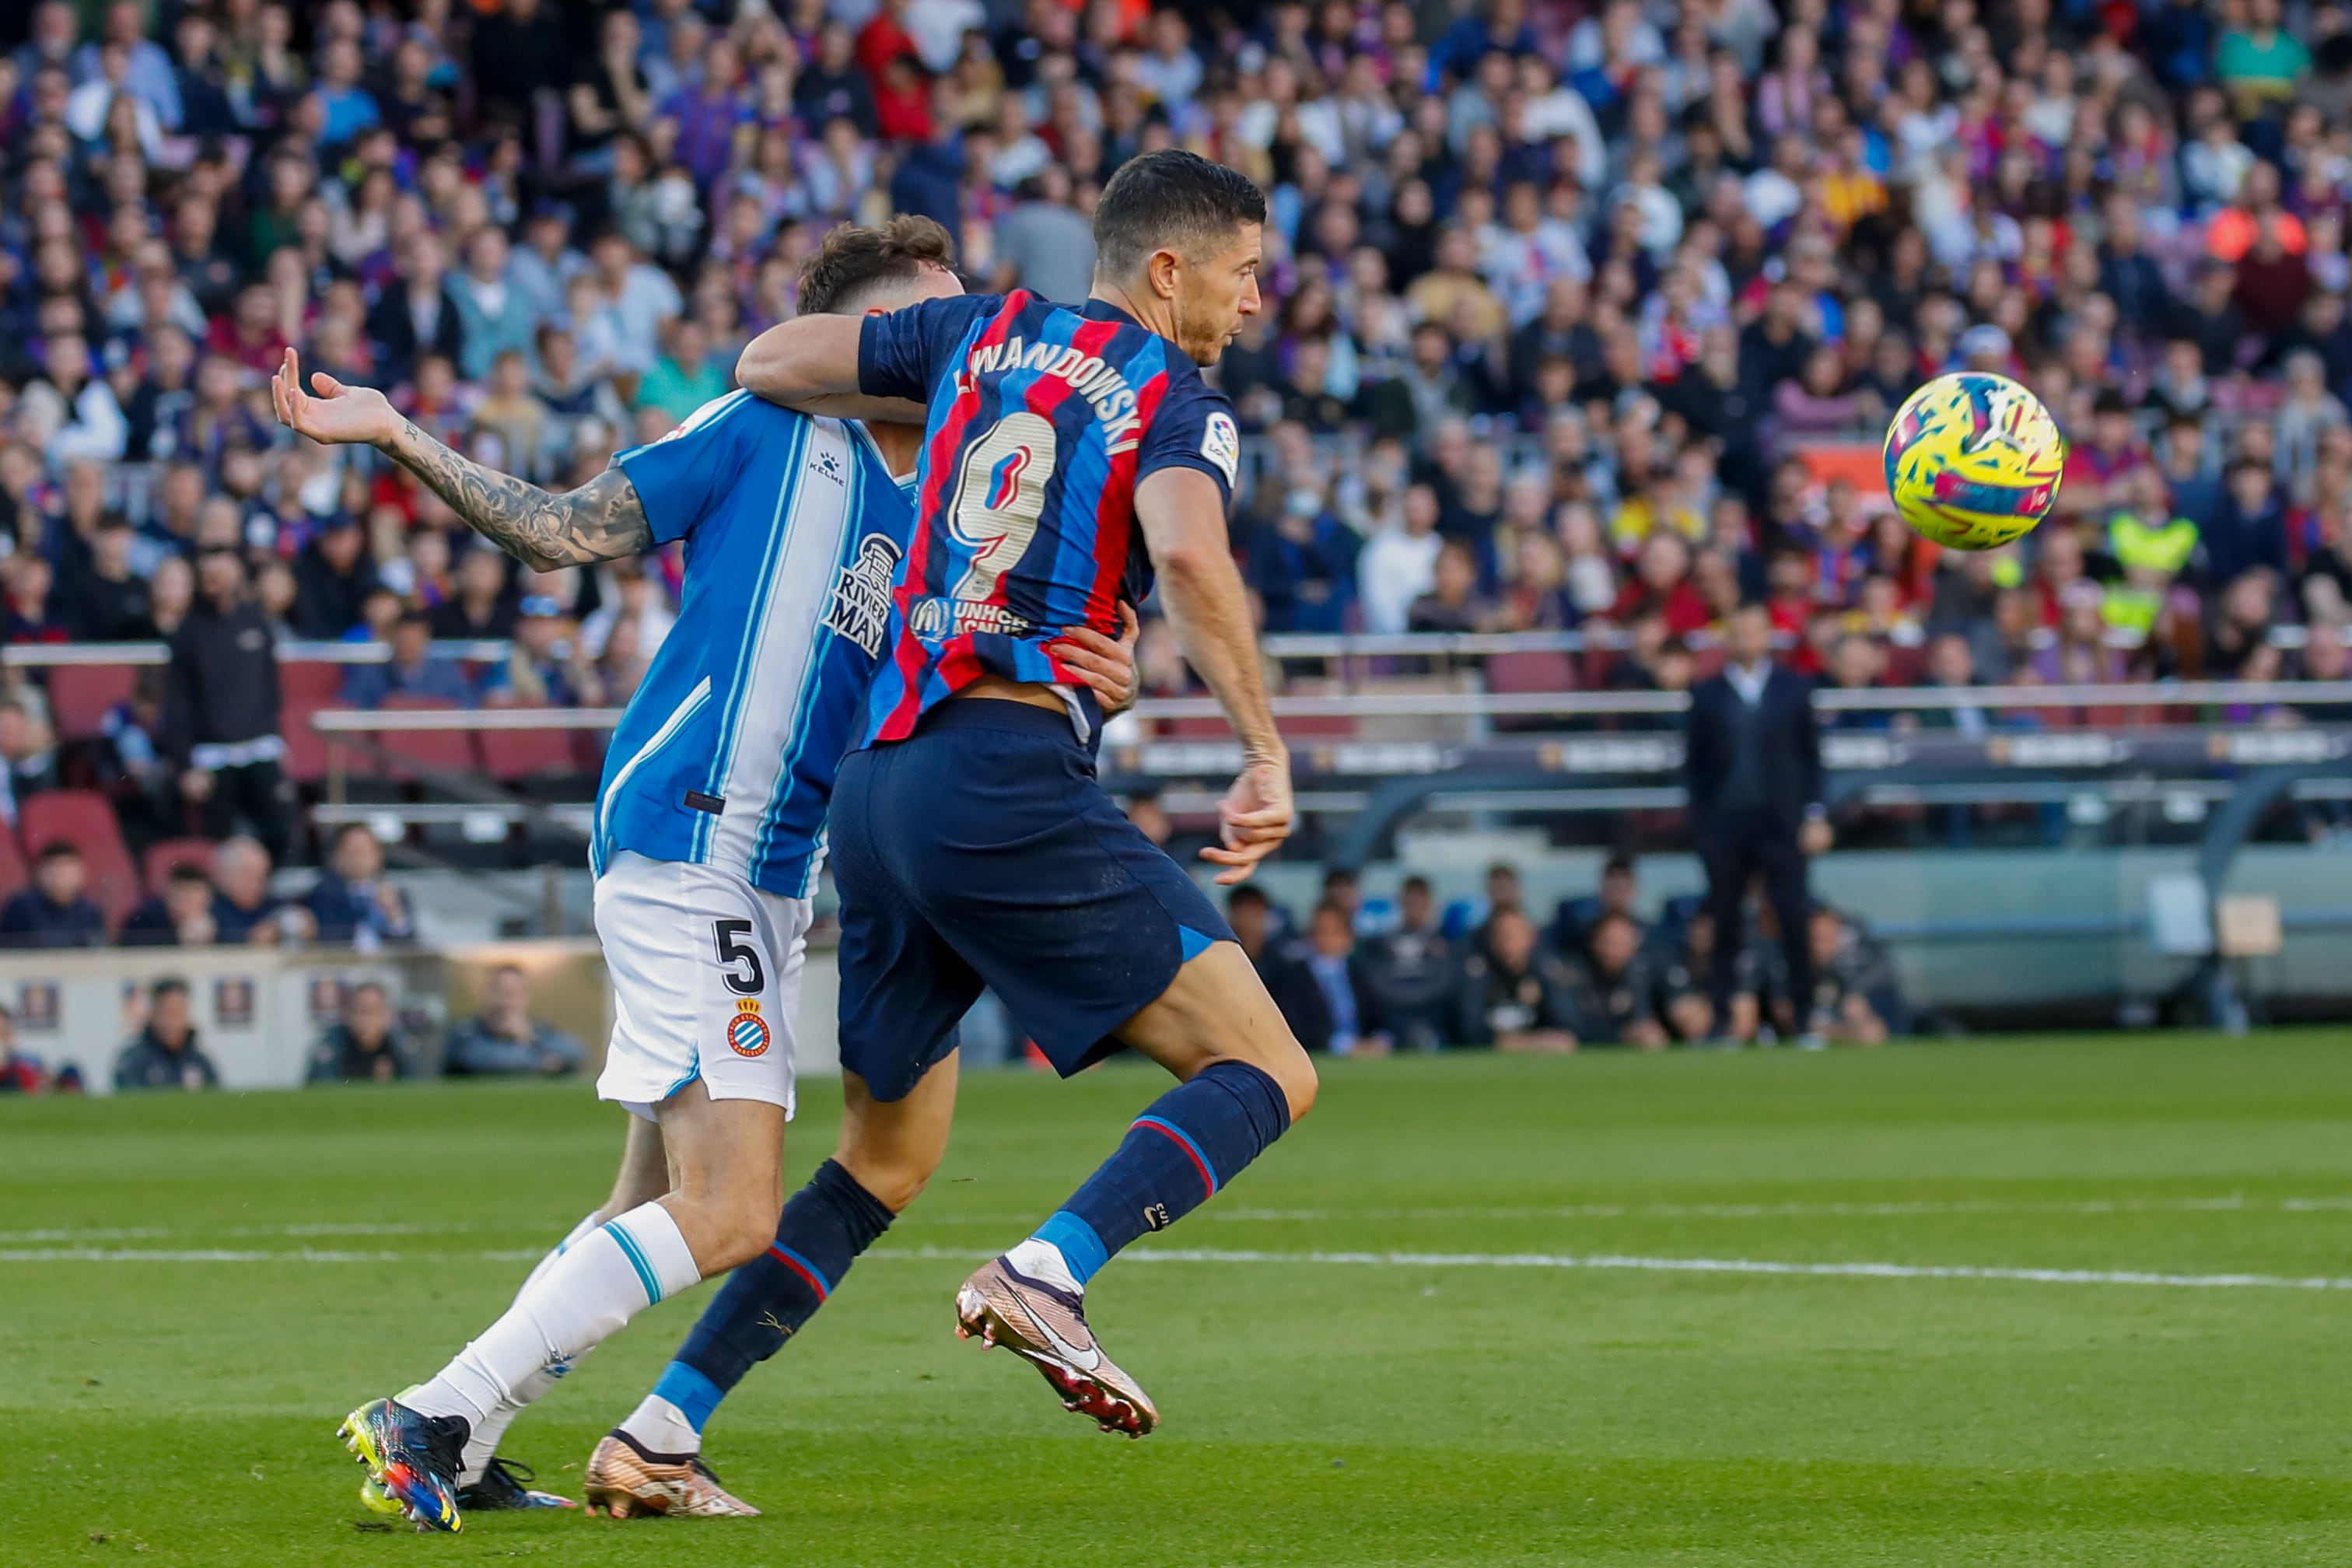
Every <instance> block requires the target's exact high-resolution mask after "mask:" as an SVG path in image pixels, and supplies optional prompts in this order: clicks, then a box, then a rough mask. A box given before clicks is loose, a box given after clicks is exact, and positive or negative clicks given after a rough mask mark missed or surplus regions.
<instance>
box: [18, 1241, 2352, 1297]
mask: <svg viewBox="0 0 2352 1568" xmlns="http://www.w3.org/2000/svg"><path fill="white" fill-rule="evenodd" d="M467 1256H471V1257H474V1258H479V1259H482V1260H484V1261H494V1262H521V1261H524V1260H526V1259H529V1258H537V1257H539V1256H540V1254H538V1253H535V1252H482V1253H476V1254H471V1255H468V1254H461V1253H402V1252H329V1251H321V1250H319V1249H317V1248H311V1247H305V1248H302V1249H301V1250H299V1251H292V1252H260V1251H238V1250H233V1249H228V1248H211V1249H205V1248H194V1249H170V1248H141V1247H111V1248H109V1247H37V1248H29V1249H18V1250H6V1251H0V1263H399V1262H409V1261H417V1260H421V1259H424V1258H460V1257H467ZM866 1256H867V1257H869V1258H884V1259H891V1260H897V1261H927V1262H928V1261H952V1262H957V1263H972V1262H983V1261H985V1260H987V1259H988V1258H992V1257H993V1256H995V1255H994V1254H992V1253H987V1252H974V1251H969V1250H965V1249H961V1248H953V1247H876V1248H874V1249H873V1250H872V1251H870V1252H868V1253H867V1254H866ZM1122 1256H1123V1257H1126V1258H1131V1259H1133V1260H1135V1261H1137V1262H1139V1263H1222V1264H1269V1263H1270V1264H1275V1265H1277V1266H1284V1267H1297V1266H1299V1265H1306V1264H1325V1265H1331V1264H1336V1265H1341V1266H1345V1267H1354V1268H1555V1269H1585V1270H1594V1271H1632V1272H1636V1273H1647V1274H1747V1275H1769V1276H1779V1277H1784V1278H1786V1277H1795V1278H1803V1279H1980V1280H1992V1281H1998V1282H2004V1283H2014V1284H2026V1285H2143V1286H2159V1287H2164V1288H2167V1289H2176V1290H2352V1279H2336V1278H2330V1277H2327V1276H2324V1275H2323V1276H2307V1277H2298V1276H2294V1275H2284V1274H2175V1273H2165V1272H2158V1271H2154V1270H2145V1269H2119V1268H2001V1267H1994V1266H1986V1265H1977V1264H1931V1263H1870V1262H1852V1263H1797V1262H1788V1261H1785V1260H1782V1259H1779V1258H1643V1257H1634V1256H1627V1255H1621V1254H1616V1253H1594V1254H1588V1255H1585V1256H1581V1257H1579V1256H1572V1255H1568V1254H1558V1253H1545V1252H1260V1251H1252V1250H1237V1249H1226V1248H1221V1247H1142V1248H1138V1249H1136V1250H1134V1251H1130V1252H1128V1253H1125V1254H1122Z"/></svg>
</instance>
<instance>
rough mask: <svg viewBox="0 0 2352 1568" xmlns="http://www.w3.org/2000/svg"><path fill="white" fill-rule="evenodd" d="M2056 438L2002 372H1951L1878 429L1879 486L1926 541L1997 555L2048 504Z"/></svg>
mask: <svg viewBox="0 0 2352 1568" xmlns="http://www.w3.org/2000/svg"><path fill="white" fill-rule="evenodd" d="M2065 466H2066V441H2065V437H2063V436H2061V435H2059V434H2058V422H2057V421H2056V420H2054V419H2053V418H2051V417H2050V410H2049V409H2047V408H2045V407H2044V406H2042V400H2041V399H2040V398H2038V397H2036V396H2034V395H2033V394H2032V393H2030V392H2028V391H2026V390H2025V388H2023V387H2022V386H2020V385H2019V384H2017V383H2015V382H2013V381H2011V380H2010V379H2009V377H2007V376H2005V375H1992V374H1987V373H1986V372H1983V371H1974V370H1964V371H1956V372H1954V373H1953V374H1949V375H1939V376H1937V378H1936V379H1935V380H1933V381H1931V382H1929V383H1928V384H1927V385H1925V386H1923V387H1921V388H1920V389H1919V390H1918V391H1916V392H1915V393H1913V394H1912V395H1910V396H1909V397H1908V398H1906V400H1905V401H1904V404H1903V406H1902V407H1901V408H1899V409H1897V410H1895V422H1894V423H1893V424H1891V425H1889V426H1887V427H1886V489H1887V493H1888V494H1889V495H1891V496H1893V497H1894V498H1895V510H1896V511H1897V512H1899V513H1901V514H1902V517H1903V521H1906V522H1907V523H1909V524H1910V525H1911V526H1912V528H1913V529H1915V530H1916V531H1918V532H1919V533H1920V534H1921V535H1923V536H1924V537H1926V538H1928V539H1932V540H1934V541H1935V542H1937V543H1938V544H1943V545H1948V546H1950V547H1951V548H1953V549H1955V550H1998V549H1999V548H2000V546H2002V545H2004V544H2007V543H2009V542H2011V540H2014V539H2021V538H2023V537H2024V536H2025V535H2026V534H2028V533H2030V532H2032V531H2033V525H2034V524H2035V523H2038V522H2040V521H2042V519H2043V518H2045V517H2047V516H2049V515H2050V509H2051V508H2052V507H2053V506H2054V505H2056V504H2057V500H2058V479H2059V475H2060V473H2061V472H2062V471H2063V469H2064V468H2065Z"/></svg>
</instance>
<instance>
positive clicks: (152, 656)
mask: <svg viewBox="0 0 2352 1568" xmlns="http://www.w3.org/2000/svg"><path fill="white" fill-rule="evenodd" d="M431 647H432V653H433V657H434V658H448V659H456V660H458V661H459V662H461V663H468V664H502V663H504V662H505V661H506V659H507V657H508V656H509V654H511V653H513V652H514V644H513V643H511V642H509V641H507V640H505V639H504V638H497V637H488V638H482V639H479V640H470V639H469V640H466V641H459V642H436V643H434V644H432V645H431ZM171 658H172V650H171V648H170V647H168V646H167V645H165V644H163V643H159V642H89V643H74V642H65V643H10V644H9V645H8V646H7V647H0V665H5V666H7V667H8V668H12V669H55V668H62V667H65V666H68V665H116V664H127V665H134V666H136V665H153V664H166V663H169V662H170V660H171ZM391 658H392V645H391V644H390V643H381V642H282V643H279V644H278V662H279V663H280V664H384V663H388V662H390V660H391Z"/></svg>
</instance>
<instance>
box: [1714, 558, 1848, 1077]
mask: <svg viewBox="0 0 2352 1568" xmlns="http://www.w3.org/2000/svg"><path fill="white" fill-rule="evenodd" d="M1724 643H1725V653H1726V656H1727V657H1726V660H1725V663H1724V667H1723V673H1721V674H1720V675H1717V676H1714V677H1712V678H1711V679H1706V680H1703V681H1701V682H1699V684H1698V685H1697V686H1696V687H1694V688H1693V689H1692V690H1691V706H1690V730H1689V742H1688V746H1687V750H1686V755H1685V762H1684V764H1683V766H1684V779H1685V784H1687V785H1688V788H1689V792H1690V823H1691V838H1692V841H1693V844H1694V846H1695V847H1696V849H1697V850H1698V857H1699V860H1700V863H1701V864H1702V865H1704V866H1705V867H1706V888H1707V896H1706V907H1707V910H1708V912H1709V913H1710V914H1712V915H1713V916H1714V917H1715V929H1716V931H1717V932H1718V933H1728V936H1727V939H1724V940H1722V947H1723V950H1724V951H1725V952H1738V951H1739V947H1740V944H1741V942H1743V941H1744V940H1745V939H1744V937H1742V936H1741V935H1740V933H1741V932H1742V931H1745V930H1746V927H1745V925H1744V924H1743V922H1742V921H1741V918H1740V914H1741V909H1740V906H1741V904H1742V902H1743V901H1744V900H1745V898H1746V896H1747V892H1748V882H1749V881H1750V879H1753V878H1755V877H1756V876H1758V875H1759V874H1760V875H1761V876H1762V878H1763V882H1764V897H1765V899H1766V900H1767V901H1768V902H1769V903H1770V905H1771V906H1772V912H1773V915H1774V916H1775V917H1776V918H1777V920H1778V921H1779V922H1780V947H1781V951H1782V952H1783V953H1785V954H1786V955H1787V959H1788V965H1789V995H1790V997H1791V998H1793V1001H1792V1003H1791V1005H1790V1016H1788V1017H1786V1018H1783V1019H1781V1020H1780V1027H1781V1033H1782V1036H1783V1037H1784V1038H1785V1037H1790V1036H1795V1035H1804V1034H1810V1030H1809V1028H1808V1024H1809V1020H1808V1019H1807V1018H1806V1016H1805V1008H1806V1006H1807V1005H1808V1000H1809V998H1811V995H1812V992H1813V985H1812V952H1811V948H1810V947H1809V945H1808V944H1807V942H1806V906H1807V901H1808V900H1807V893H1806V886H1805V859H1806V857H1807V856H1809V855H1813V854H1818V853H1820V852H1821V851H1822V850H1823V849H1826V848H1827V847H1829V840H1830V831H1829V821H1828V818H1827V816H1826V815H1825V813H1824V811H1823V808H1822V753H1821V736H1820V731H1819V729H1818V726H1817V725H1816V723H1815V721H1814V718H1813V705H1812V690H1811V685H1810V684H1809V683H1808V682H1807V681H1806V680H1805V679H1804V678H1803V677H1801V676H1799V675H1797V674H1795V673H1794V672H1793V671H1790V670H1787V669H1783V668H1780V666H1779V665H1777V664H1775V663H1773V662H1772V617H1771V615H1770V613H1769V611H1767V610H1766V609H1765V607H1764V606H1763V605H1759V604H1754V603H1750V604H1746V605H1741V606H1740V607H1739V608H1738V610H1736V611H1735V612H1733V614H1732V616H1731V622H1730V626H1729V628H1728V630H1727V633H1726V635H1725V639H1724ZM1734 967H1735V966H1734V965H1731V964H1727V963H1719V964H1717V965H1716V966H1715V974H1714V977H1713V989H1714V992H1715V997H1714V1002H1715V1016H1716V1018H1717V1020H1721V1019H1725V1018H1727V1017H1729V1016H1731V995H1730V992H1731V984H1732V979H1733V969H1734ZM1716 1027H1717V1029H1721V1028H1722V1027H1723V1026H1722V1024H1721V1023H1720V1022H1718V1023H1717V1025H1716Z"/></svg>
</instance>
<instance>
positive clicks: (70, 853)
mask: <svg viewBox="0 0 2352 1568" xmlns="http://www.w3.org/2000/svg"><path fill="white" fill-rule="evenodd" d="M35 858H36V859H37V860H38V861H39V862H40V863H41V864H42V865H44V866H46V865H47V864H48V863H49V862H50V861H52V860H79V859H80V858H81V846H80V845H79V844H77V843H75V842H74V841H73V840H72V839H70V838H52V839H50V840H49V841H48V842H47V844H44V845H42V846H41V852H40V854H39V855H38V856H37V857H35Z"/></svg>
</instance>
